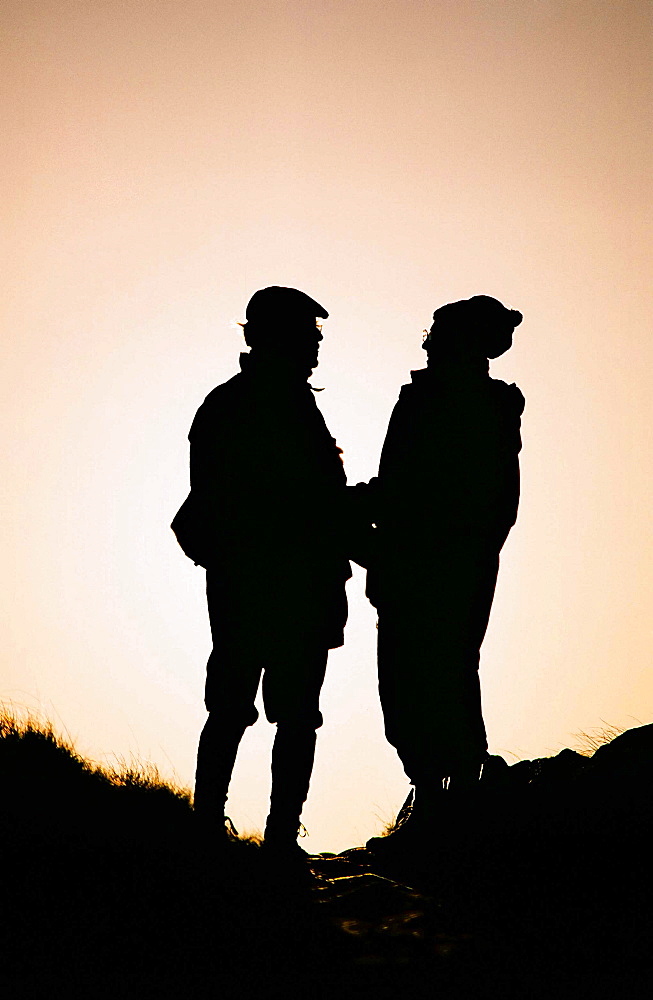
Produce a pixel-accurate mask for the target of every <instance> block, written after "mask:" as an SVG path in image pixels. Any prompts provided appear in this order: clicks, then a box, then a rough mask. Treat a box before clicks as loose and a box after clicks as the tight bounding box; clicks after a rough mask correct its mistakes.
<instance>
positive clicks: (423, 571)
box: [368, 368, 524, 602]
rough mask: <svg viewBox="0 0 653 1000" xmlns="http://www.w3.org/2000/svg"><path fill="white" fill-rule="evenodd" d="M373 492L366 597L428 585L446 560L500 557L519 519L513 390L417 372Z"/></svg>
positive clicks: (475, 374)
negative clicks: (372, 538)
mask: <svg viewBox="0 0 653 1000" xmlns="http://www.w3.org/2000/svg"><path fill="white" fill-rule="evenodd" d="M411 377H412V383H411V384H410V385H405V386H403V387H402V389H401V392H400V395H399V400H398V401H397V404H396V406H395V408H394V410H393V413H392V416H391V418H390V424H389V426H388V432H387V435H386V439H385V443H384V446H383V451H382V453H381V461H380V465H379V475H378V479H376V480H373V481H372V484H371V490H370V499H371V507H372V511H371V515H372V520H373V521H374V522H375V523H376V525H377V536H376V555H375V559H374V565H373V566H371V567H370V572H369V575H368V594H369V596H370V599H372V600H373V601H374V602H376V600H375V598H376V596H378V593H379V591H380V590H381V591H382V592H383V593H390V592H396V593H397V594H398V595H401V591H402V590H403V591H405V588H406V587H408V588H411V587H413V588H419V589H421V590H423V589H424V588H425V587H426V588H428V587H429V583H430V581H433V580H434V578H435V577H437V564H438V560H440V559H445V560H447V559H449V558H450V557H452V558H460V557H461V556H462V557H464V556H465V555H469V556H470V557H471V558H476V557H477V556H480V555H482V553H484V552H486V553H488V555H494V556H496V555H498V553H499V550H500V549H501V546H502V545H503V543H504V541H505V539H506V537H507V535H508V532H509V531H510V528H511V526H512V525H513V524H514V522H515V519H516V517H517V507H518V503H519V457H518V456H519V451H520V448H521V436H520V417H521V413H522V411H523V409H524V397H523V396H522V394H521V392H520V391H519V389H518V388H517V386H516V385H507V384H506V383H505V382H501V381H499V380H496V379H491V378H490V377H489V374H488V373H487V369H481V370H477V371H460V370H458V371H452V370H447V371H438V370H437V369H435V370H432V369H431V368H427V369H423V370H421V371H416V372H412V373H411Z"/></svg>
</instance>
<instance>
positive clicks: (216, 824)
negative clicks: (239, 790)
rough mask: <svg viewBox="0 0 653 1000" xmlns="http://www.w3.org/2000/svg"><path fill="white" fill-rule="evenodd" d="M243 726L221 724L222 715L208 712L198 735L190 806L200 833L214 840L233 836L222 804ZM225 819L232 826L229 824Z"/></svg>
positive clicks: (243, 730)
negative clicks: (193, 793)
mask: <svg viewBox="0 0 653 1000" xmlns="http://www.w3.org/2000/svg"><path fill="white" fill-rule="evenodd" d="M246 728H247V727H246V726H245V725H242V724H240V723H237V724H235V725H234V724H233V723H231V724H225V722H224V720H223V719H220V718H218V717H217V716H215V715H212V714H211V713H209V717H208V719H207V720H206V723H205V725H204V728H203V730H202V734H201V736H200V742H199V747H198V750H197V769H196V772H195V795H194V798H193V809H194V811H195V815H196V817H197V820H198V825H199V826H200V828H201V829H202V831H203V832H204V834H205V835H206V836H207V837H209V838H215V839H216V840H217V841H218V842H220V841H224V842H228V841H230V840H234V839H235V837H234V834H233V833H232V832H230V831H228V830H227V828H226V826H225V814H224V807H225V803H226V801H227V793H228V791H229V782H230V780H231V772H232V771H233V768H234V763H235V761H236V754H237V753H238V746H239V744H240V741H241V739H242V736H243V733H244V732H245V729H246ZM229 823H230V826H231V830H233V824H231V821H229Z"/></svg>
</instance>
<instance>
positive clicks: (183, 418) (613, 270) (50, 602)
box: [0, 0, 653, 850]
mask: <svg viewBox="0 0 653 1000" xmlns="http://www.w3.org/2000/svg"><path fill="white" fill-rule="evenodd" d="M0 17H1V22H0V30H1V36H2V50H3V51H2V66H3V76H4V80H3V82H4V87H3V93H4V103H3V111H2V133H3V137H4V142H3V144H2V148H1V149H0V170H1V174H2V175H1V180H2V190H3V225H2V240H3V245H4V248H5V253H4V260H5V263H4V265H3V268H2V269H1V273H0V285H1V287H2V327H3V331H2V332H3V344H4V349H3V352H2V365H3V368H4V370H5V386H6V389H5V392H4V393H3V398H2V403H1V408H2V415H3V418H4V429H3V434H2V447H3V449H4V452H5V455H4V463H3V467H4V469H5V475H4V480H3V500H4V502H3V510H4V518H3V520H4V522H5V530H3V541H2V544H3V559H2V570H1V572H2V582H3V587H4V591H5V600H4V607H5V609H6V610H5V615H6V625H5V638H4V641H3V654H2V667H1V670H0V697H1V698H3V699H5V700H13V701H14V702H16V703H18V704H24V705H27V706H29V707H31V708H39V707H40V708H42V709H43V710H44V711H46V712H47V713H49V714H50V715H51V716H52V718H53V720H54V721H55V722H56V723H57V724H60V725H61V726H65V727H66V728H67V729H68V730H69V731H70V733H71V734H72V735H73V736H74V737H76V738H77V741H78V744H79V747H80V749H81V750H82V751H83V752H86V753H88V754H89V755H90V756H92V757H94V758H96V759H104V757H105V755H110V754H111V753H117V754H122V755H128V754H129V753H131V752H135V753H138V754H140V755H141V756H142V757H145V758H149V759H152V760H154V761H156V762H157V763H158V764H159V765H160V766H161V767H162V770H164V771H165V772H167V773H170V772H172V771H173V769H174V770H175V771H176V773H177V775H178V776H179V778H180V779H181V780H182V781H183V782H185V783H190V781H191V778H192V773H193V764H194V754H195V747H196V740H197V735H198V733H199V730H200V728H201V725H202V722H203V718H204V713H203V706H202V690H203V678H204V665H205V661H206V657H207V655H208V651H209V644H210V642H209V631H208V622H207V618H206V611H205V607H204V597H203V590H202V587H203V580H202V573H201V571H200V570H198V569H196V568H194V567H193V566H192V565H191V564H190V563H189V562H188V561H187V560H185V559H184V557H183V555H182V554H181V552H180V550H178V548H177V547H176V543H175V542H174V538H173V536H172V534H171V532H170V530H169V528H168V524H169V522H170V520H171V517H172V515H173V514H174V511H175V510H176V507H177V506H178V504H179V503H180V501H181V500H182V499H183V497H184V495H185V492H186V487H187V475H188V474H187V441H186V434H187V431H188V427H189V425H190V421H191V419H192V416H193V413H194V411H195V409H196V408H197V406H198V405H199V403H200V402H201V400H202V399H203V397H204V396H205V395H206V393H207V392H208V391H209V390H210V389H211V388H212V387H213V385H215V384H217V383H218V382H220V381H223V380H224V379H226V378H228V377H230V376H231V375H232V374H233V373H234V371H235V370H236V364H237V356H238V353H239V351H240V349H241V347H242V337H241V335H240V332H239V330H238V328H237V327H235V326H234V321H235V320H239V319H242V318H243V312H244V307H245V304H246V302H247V299H248V298H249V296H250V295H251V293H252V292H253V291H254V290H255V289H256V288H258V287H261V286H263V285H267V284H272V283H278V284H288V285H295V286H297V287H300V288H304V289H305V290H306V291H308V292H309V293H310V294H311V295H313V296H315V297H316V298H317V299H318V300H319V301H321V302H324V304H325V305H326V307H327V308H328V309H329V311H330V313H331V318H330V319H329V321H328V323H327V324H326V325H325V331H324V332H325V343H324V346H323V349H322V363H321V365H320V368H319V369H318V371H317V372H316V375H315V377H314V379H313V382H314V384H315V385H319V386H325V387H326V391H325V392H323V393H321V394H320V395H319V397H318V403H319V405H320V406H321V408H322V410H323V412H324V414H325V417H326V419H327V423H328V425H329V427H330V428H331V431H332V433H333V434H334V435H335V436H336V437H337V439H338V442H339V444H340V445H341V447H342V448H343V449H344V457H345V464H346V468H347V472H348V475H349V481H350V482H357V481H359V480H366V479H368V478H369V477H370V476H372V475H373V474H374V473H375V471H376V467H377V463H378V456H379V452H380V447H381V443H382V440H383V436H384V433H385V429H386V426H387V421H388V417H389V414H390V411H391V408H392V406H393V404H394V401H395V399H396V396H397V393H398V390H399V387H400V385H401V384H402V383H403V382H404V381H406V380H407V378H408V372H409V370H410V369H411V368H415V367H420V366H422V365H423V363H424V355H423V353H422V351H421V350H420V344H421V331H422V329H423V328H424V327H426V326H428V325H429V322H430V316H431V313H432V312H433V309H434V308H435V307H436V306H437V305H440V304H441V303H443V302H446V301H449V300H452V299H456V298H460V297H463V296H468V295H471V294H474V293H478V292H484V293H488V294H492V295H496V296H498V297H499V298H501V299H503V300H504V301H505V302H506V303H508V304H509V305H510V306H513V307H515V308H518V309H520V310H521V311H522V312H523V313H524V317H525V319H524V322H523V324H522V326H521V327H520V328H519V330H518V331H517V336H516V343H515V347H514V349H513V350H512V351H511V352H510V353H509V354H507V355H506V356H505V357H504V358H502V359H500V361H497V362H495V363H494V364H493V372H494V373H495V374H496V375H497V376H499V377H503V378H505V379H506V380H507V381H516V382H517V383H518V384H519V385H520V387H521V388H522V391H523V392H524V394H525V396H526V400H527V403H526V411H525V414H524V420H523V438H524V450H523V455H522V474H523V494H522V504H521V510H520V515H519V519H518V522H517V526H516V528H515V529H514V530H513V532H512V534H511V536H510V538H509V540H508V543H507V544H506V547H505V549H504V553H503V556H502V569H501V573H500V577H499V586H498V591H497V597H496V601H495V607H494V610H493V616H492V619H491V624H490V630H489V633H488V636H487V639H486V642H485V644H484V647H483V652H482V684H483V691H484V704H485V713H486V721H487V727H488V732H489V739H490V748H491V750H492V751H493V752H496V753H502V754H503V755H504V756H506V757H507V758H508V759H514V758H513V755H516V756H536V755H541V754H544V753H547V752H556V751H557V750H558V749H559V748H560V747H562V746H565V745H574V744H575V742H576V736H575V735H574V734H576V733H578V731H579V730H582V729H585V730H587V729H592V728H594V727H599V726H601V725H602V721H603V720H605V721H606V722H609V723H613V724H616V725H621V726H629V725H632V724H635V721H640V722H650V721H651V720H652V718H653V672H652V670H651V657H650V650H651V645H652V639H653V634H652V629H651V624H650V615H649V609H650V607H651V604H652V598H653V572H652V570H651V558H650V557H651V519H650V513H649V508H650V497H651V495H653V476H652V461H651V436H652V435H651V427H652V425H653V421H652V418H653V413H652V405H651V389H650V376H651V371H652V367H653V346H652V338H651V333H650V322H649V315H648V309H647V306H648V307H649V308H650V301H651V291H652V289H651V279H650V265H649V267H647V265H648V264H649V260H650V249H651V246H650V243H651V181H652V173H653V171H652V155H651V135H650V114H651V98H652V96H653V70H652V68H651V67H652V66H653V60H652V58H651V56H652V54H653V53H652V47H653V11H652V8H651V5H650V4H649V3H648V2H624V3H619V4H615V3H612V2H599V0H586V2H582V3H578V2H573V0H559V2H558V0H532V2H528V0H527V2H521V0H520V2H513V0H487V2H485V0H455V2H454V0H451V2H450V0H430V2H426V0H424V2H422V0H385V2H384V3H380V2H371V0H356V2H346V0H321V2H317V0H314V2H311V3H305V2H299V0H286V2H278V0H271V2H267V3H265V4H261V3H250V2H248V0H239V2H219V0H217V2H213V3H210V2H200V0H185V2H184V3H179V2H176V0H175V2H171V0H142V2H135V0H134V2H129V0H123V2H120V0H95V2H93V3H90V2H83V0H78V2H73V0H62V2H57V3H54V2H49V0H40V2H38V3H37V2H31V0H23V2H16V0H5V3H4V4H3V8H2V14H1V15H0ZM419 513H420V512H419V511H417V512H416V518H417V519H418V518H419ZM362 592H363V578H362V574H361V573H357V574H356V575H355V578H354V580H353V581H352V583H350V585H349V594H350V603H351V616H350V625H349V626H348V630H347V636H346V645H345V647H344V649H342V650H339V651H337V652H336V653H334V654H332V656H331V658H330V667H329V673H328V678H327V683H326V686H325V690H324V697H323V710H324V714H325V718H326V722H325V725H324V727H323V729H322V731H321V733H320V742H319V744H318V748H319V749H318V762H317V765H316V772H315V779H314V783H313V787H312V792H311V797H310V800H309V804H308V807H307V809H306V812H305V823H306V826H307V827H308V828H309V830H310V831H311V837H310V839H309V841H308V846H309V849H311V850H323V849H329V848H331V849H338V848H343V847H348V846H352V845H353V844H356V843H360V842H361V841H362V840H364V839H365V838H366V837H368V836H370V835H371V834H373V833H375V832H376V831H377V829H378V827H379V825H380V820H383V819H388V818H390V817H391V815H392V814H393V813H394V812H395V811H396V809H397V808H398V806H399V805H400V803H401V801H402V800H403V797H404V794H405V791H406V783H405V779H404V778H403V775H402V771H401V767H400V765H399V763H398V760H397V758H396V755H395V753H394V751H393V750H391V748H389V747H388V746H386V745H385V743H384V740H383V735H382V725H381V718H380V711H379V707H378V701H377V696H376V690H375V657H374V642H375V638H376V634H375V629H374V622H375V618H374V614H373V611H372V609H371V608H370V607H369V606H368V605H367V604H366V603H365V600H364V598H363V593H362ZM272 732H273V731H272V727H270V726H268V725H267V724H266V723H265V722H263V721H262V722H259V723H258V724H257V726H256V727H254V729H253V730H251V731H250V732H249V733H248V734H247V739H246V741H245V743H244V745H243V748H242V753H241V758H240V760H239V763H238V769H237V773H236V776H235V783H236V784H235V794H234V796H233V798H232V800H230V804H229V808H230V814H231V815H232V816H233V818H234V821H235V822H236V825H237V826H239V827H240V826H244V827H260V826H261V825H262V823H263V820H264V816H265V807H266V796H267V794H268V786H269V778H268V773H267V769H268V758H267V755H268V752H269V746H270V743H271V738H272Z"/></svg>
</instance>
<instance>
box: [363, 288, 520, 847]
mask: <svg viewBox="0 0 653 1000" xmlns="http://www.w3.org/2000/svg"><path fill="white" fill-rule="evenodd" d="M521 321H522V314H521V313H520V312H518V311H517V310H515V309H508V308H506V306H504V305H503V304H502V303H501V302H499V301H498V300H497V299H495V298H492V297H490V296H487V295H475V296H473V297H472V298H470V299H464V300H462V301H458V302H451V303H447V304H446V305H443V306H441V307H440V308H438V309H436V310H435V312H434V313H433V323H432V325H431V328H430V330H429V331H428V333H427V335H426V338H425V340H424V342H423V347H424V349H425V351H426V353H427V355H428V365H427V367H426V369H422V370H420V371H415V372H412V373H411V377H412V382H411V384H409V385H405V386H404V387H403V388H402V390H401V392H400V395H399V400H398V402H397V404H396V406H395V408H394V411H393V413H392V416H391V419H390V424H389V427H388V432H387V435H386V439H385V443H384V445H383V451H382V454H381V461H380V465H379V475H378V479H376V480H373V481H372V484H370V487H369V497H370V501H369V502H370V504H371V507H372V508H373V509H372V510H371V511H370V515H369V516H370V520H372V521H374V522H375V524H376V525H377V533H376V554H375V558H374V560H373V563H372V564H371V565H370V568H369V570H368V585H367V592H368V596H369V597H370V600H371V601H372V603H374V604H375V605H376V607H377V608H378V613H379V624H378V666H379V692H380V697H381V704H382V708H383V714H384V720H385V731H386V736H387V738H388V740H389V742H390V743H391V744H392V745H393V746H395V748H396V749H397V751H398V754H399V757H400V759H401V761H402V763H403V766H404V769H405V772H406V774H407V776H408V778H409V779H410V781H411V784H412V785H413V786H414V807H413V813H412V819H411V820H410V821H409V822H408V823H407V824H406V827H405V833H404V834H403V836H404V837H405V836H409V835H410V831H411V830H412V833H413V834H418V835H420V836H421V835H422V834H424V833H426V834H427V835H429V836H430V835H432V834H433V832H434V826H435V827H437V824H438V821H439V820H440V821H441V818H442V817H441V810H442V809H443V808H446V807H447V806H450V805H451V803H452V802H456V801H460V799H461V796H462V798H463V799H465V798H468V796H466V795H464V794H463V793H469V792H470V791H471V790H473V789H474V788H476V787H477V786H478V780H479V776H480V771H481V767H482V764H483V761H484V759H485V757H486V755H487V738H486V732H485V725H484V722H483V714H482V709H481V693H480V685H479V674H478V669H479V655H480V647H481V643H482V641H483V637H484V635H485V631H486V629H487V625H488V620H489V615H490V609H491V606H492V600H493V596H494V589H495V586H496V580H497V572H498V568H499V552H500V550H501V548H502V546H503V543H504V542H505V540H506V537H507V535H508V532H509V531H510V528H511V527H512V525H513V524H514V522H515V519H516V516H517V507H518V503H519V457H518V456H519V451H520V448H521V437H520V424H521V413H522V411H523V408H524V397H523V396H522V394H521V392H520V391H519V389H518V388H517V386H516V385H507V384H506V383H505V382H501V381H499V380H496V379H493V378H490V375H489V359H491V358H496V357H499V356H500V355H501V354H503V353H505V351H507V350H508V349H509V347H510V346H511V344H512V337H513V333H514V330H515V328H516V327H517V326H518V325H519V324H520V323H521ZM445 790H446V792H447V795H446V796H444V794H443V793H444V792H445ZM454 793H456V794H454ZM397 836H399V832H398V833H397ZM391 839H392V838H391Z"/></svg>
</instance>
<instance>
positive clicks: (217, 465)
mask: <svg viewBox="0 0 653 1000" xmlns="http://www.w3.org/2000/svg"><path fill="white" fill-rule="evenodd" d="M327 316H328V313H327V311H326V309H324V307H323V306H321V305H320V304H319V303H318V302H316V301H315V300H314V299H312V298H310V296H308V295H306V294H305V293H304V292H301V291H299V290H298V289H295V288H284V287H279V286H273V287H269V288H263V289H261V290H259V291H257V292H255V293H254V295H253V296H252V298H251V299H250V301H249V304H248V306H247V310H246V323H245V324H244V326H243V331H244V336H245V342H246V344H247V345H248V347H249V348H250V352H249V353H244V354H241V357H240V367H241V371H240V373H239V374H237V375H235V376H234V377H233V378H231V379H230V380H229V381H228V382H225V383H224V384H223V385H219V386H218V387H217V388H215V389H214V390H213V391H212V392H211V393H209V395H208V396H207V398H206V399H205V401H204V402H203V404H202V405H201V406H200V408H199V410H198V411H197V414H196V416H195V419H194V421H193V424H192V427H191V429H190V434H189V439H190V480H191V492H190V495H189V497H188V499H187V501H186V502H185V504H184V505H183V506H182V508H181V510H180V511H179V513H178V514H177V517H176V518H175V521H173V525H172V526H173V530H174V531H175V533H176V534H177V538H178V540H179V542H180V544H181V545H182V548H183V549H184V551H185V552H186V554H187V555H189V556H190V557H191V558H192V559H193V560H194V561H195V562H196V563H199V564H200V565H203V566H205V567H206V570H207V574H206V585H207V599H208V608H209V619H210V624H211V633H212V637H213V650H212V652H211V655H210V657H209V661H208V665H207V677H206V690H205V703H206V708H207V710H208V713H209V715H208V718H207V721H206V724H205V726H204V729H203V731H202V734H201V737H200V743H199V750H198V756H197V772H196V783H195V798H194V808H195V812H196V814H197V816H198V819H199V820H201V825H202V827H203V829H204V830H205V831H208V832H209V836H211V837H214V840H215V841H216V842H218V843H219V842H223V843H224V842H226V841H228V840H229V839H230V837H231V836H232V835H231V834H229V833H228V832H227V828H226V826H225V801H226V799H227V793H228V789H229V782H230V778H231V773H232V769H233V766H234V762H235V758H236V752H237V750H238V745H239V743H240V740H241V738H242V736H243V733H244V731H245V729H246V728H247V727H248V726H251V725H253V723H254V722H255V721H256V719H257V717H258V712H257V710H256V708H255V705H254V699H255V697H256V694H257V690H258V687H259V682H260V680H261V676H262V686H263V704H264V707H265V714H266V716H267V718H268V720H269V721H270V722H273V723H276V726H277V730H276V735H275V740H274V746H273V750H272V791H271V799H270V811H269V815H268V819H267V823H266V828H265V840H264V846H265V847H266V848H268V849H272V850H275V851H277V852H281V853H285V854H287V855H288V856H292V855H297V856H301V855H302V854H303V852H301V851H300V849H299V847H298V845H297V834H298V831H299V828H300V817H301V811H302V806H303V804H304V801H305V799H306V796H307V793H308V787H309V781H310V777H311V771H312V767H313V759H314V754H315V743H316V730H317V729H318V728H319V727H320V726H321V725H322V715H321V713H320V707H319V699H320V690H321V687H322V682H323V680H324V674H325V669H326V663H327V655H328V651H329V649H332V648H334V647H336V646H340V645H342V642H343V629H344V625H345V622H346V619H347V599H346V594H345V582H346V580H347V579H348V578H349V577H350V576H351V569H350V565H349V562H348V559H347V557H346V554H345V546H344V543H343V541H342V532H341V524H340V520H339V512H340V511H341V509H342V508H343V507H344V499H343V498H344V496H345V491H346V477H345V472H344V468H343V464H342V459H341V453H340V449H339V448H338V447H337V446H336V442H335V441H334V439H333V438H332V437H331V435H330V433H329V431H328V429H327V427H326V424H325V422H324V419H323V417H322V414H321V413H320V411H319V410H318V408H317V406H316V403H315V398H314V396H313V392H312V389H311V387H310V386H309V384H308V382H307V379H308V378H309V377H310V375H311V373H312V371H313V369H314V368H315V367H316V366H317V364H318V350H319V344H320V341H321V340H322V334H321V332H320V327H319V326H318V325H317V320H318V319H326V318H327Z"/></svg>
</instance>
